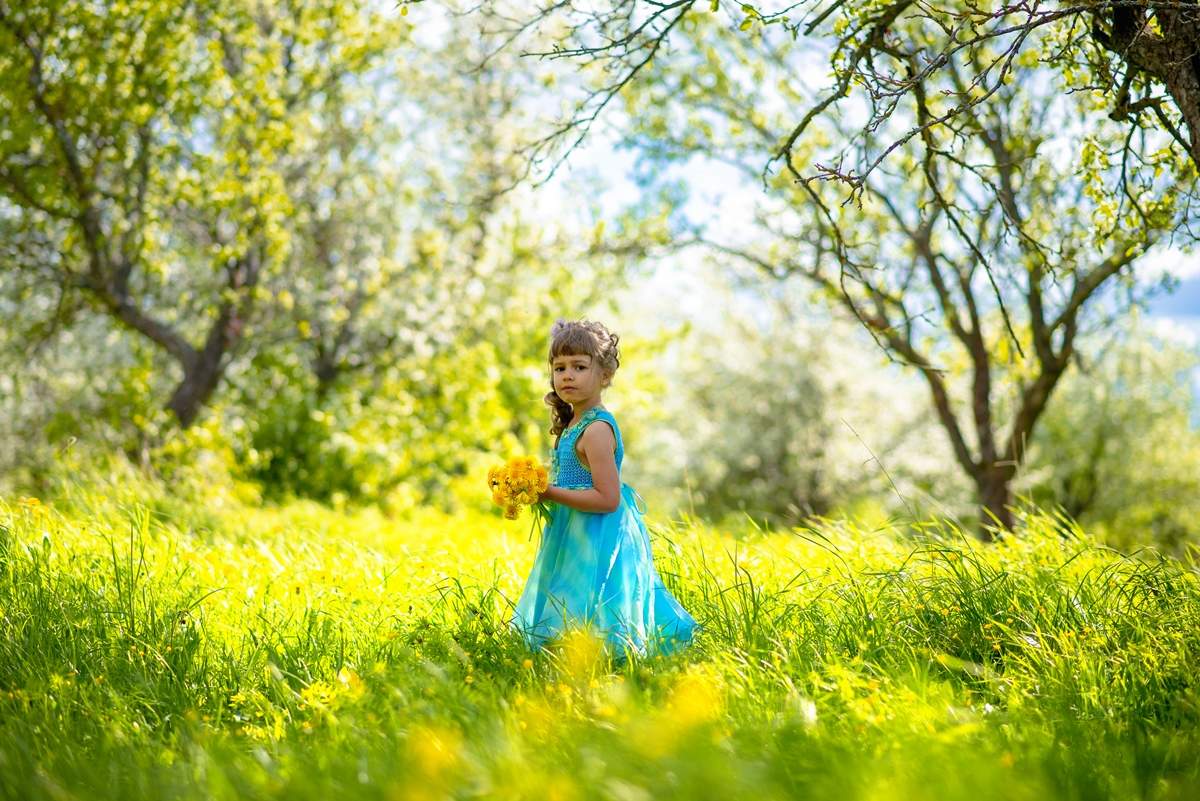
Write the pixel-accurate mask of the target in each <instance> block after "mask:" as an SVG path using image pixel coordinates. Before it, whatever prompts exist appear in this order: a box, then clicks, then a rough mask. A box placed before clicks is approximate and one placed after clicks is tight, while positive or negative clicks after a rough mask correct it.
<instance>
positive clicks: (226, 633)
mask: <svg viewBox="0 0 1200 801" xmlns="http://www.w3.org/2000/svg"><path fill="white" fill-rule="evenodd" d="M477 478H480V479H481V478H482V475H480V476H477ZM124 482H125V480H124V479H117V480H115V481H110V482H109V483H105V484H99V485H94V486H92V487H83V486H75V487H74V488H73V489H71V490H70V491H69V492H70V497H69V498H67V497H64V498H61V499H56V500H54V501H50V500H46V501H38V500H35V499H31V498H25V499H15V498H10V499H6V500H5V501H3V502H0V621H2V625H3V630H4V632H5V637H4V638H3V639H2V640H0V758H2V759H3V760H4V764H5V770H4V771H2V772H0V793H2V794H3V795H4V796H6V797H21V798H27V799H31V801H33V800H35V799H42V798H61V797H63V796H64V795H68V794H69V795H71V796H77V797H79V796H82V797H88V796H94V795H100V794H103V795H112V796H120V797H132V796H139V797H159V796H167V795H170V796H172V797H176V798H206V799H208V798H218V799H219V798H246V797H254V798H301V799H303V798H314V799H315V798H328V797H331V796H332V795H336V796H338V797H344V798H351V797H353V798H358V797H363V798H377V797H381V796H389V795H390V796H393V797H415V796H416V795H419V794H420V793H422V792H428V793H437V794H439V795H459V794H479V793H481V792H483V793H486V794H488V795H490V796H492V797H498V798H527V797H539V798H544V797H548V796H550V797H560V798H602V797H603V798H609V797H613V796H619V797H639V798H640V797H666V796H674V795H678V796H682V797H688V798H728V797H731V796H738V797H741V796H747V795H753V796H754V797H757V798H764V799H775V798H780V799H782V798H794V797H797V796H804V797H811V798H838V799H846V798H850V799H855V798H864V799H865V798H877V797H879V796H880V795H881V794H887V795H897V796H903V797H925V798H942V799H953V798H971V799H991V798H996V799H999V798H1012V797H1014V796H1019V797H1031V798H1033V797H1046V796H1054V797H1056V798H1065V799H1075V798H1079V799H1082V798H1096V797H1126V796H1132V795H1139V796H1142V797H1147V798H1154V799H1177V798H1187V797H1190V796H1191V795H1194V794H1195V792H1196V791H1197V790H1200V774H1198V773H1197V765H1196V760H1195V759H1194V755H1195V753H1196V749H1197V747H1200V742H1198V741H1197V737H1196V732H1197V730H1198V729H1200V727H1198V725H1197V724H1198V723H1200V720H1198V719H1197V702H1198V698H1197V692H1198V690H1197V686H1196V682H1195V671H1194V669H1193V666H1194V665H1195V663H1196V660H1197V658H1200V640H1198V639H1197V637H1198V632H1200V626H1198V625H1197V622H1198V618H1200V584H1198V582H1197V574H1196V572H1195V564H1194V562H1189V563H1181V562H1178V561H1175V560H1172V559H1167V558H1160V557H1158V556H1156V555H1155V554H1153V553H1151V552H1147V553H1143V554H1141V555H1140V556H1139V557H1129V556H1123V555H1121V554H1118V553H1115V552H1113V551H1111V550H1108V549H1104V548H1100V547H1097V546H1096V545H1095V543H1094V542H1093V541H1092V540H1090V538H1088V537H1087V536H1086V535H1085V534H1083V533H1082V532H1080V531H1079V530H1078V529H1077V528H1075V527H1073V526H1069V525H1065V524H1064V521H1061V520H1055V519H1051V518H1049V517H1046V516H1043V515H1040V514H1039V515H1032V516H1030V517H1028V518H1026V519H1023V520H1022V521H1021V523H1020V526H1021V536H1019V537H1012V538H1008V539H1006V540H1004V541H1003V542H1001V543H999V544H997V545H994V546H989V547H986V548H985V547H982V546H980V545H978V544H976V543H973V542H972V541H971V540H969V539H967V538H964V537H963V536H962V535H961V533H960V532H957V531H955V530H954V529H953V528H947V527H938V526H932V527H928V526H916V527H911V528H905V529H901V530H897V529H891V528H885V529H880V530H868V529H865V528H860V527H857V526H855V525H854V524H853V523H841V524H833V523H823V524H821V525H819V526H817V527H815V528H812V529H800V530H796V531H791V532H781V533H764V532H761V531H755V530H753V529H751V528H744V529H736V530H728V529H726V530H720V531H718V530H711V529H707V528H704V527H701V526H698V525H693V526H672V527H663V526H661V525H654V526H653V528H652V533H653V538H654V546H655V554H656V557H657V561H658V563H659V567H660V570H661V572H662V573H663V575H664V577H665V578H666V580H667V582H668V585H669V586H670V588H671V589H672V592H673V593H675V594H676V595H677V597H679V598H680V599H681V601H682V603H683V604H684V605H685V606H686V607H687V608H688V609H689V610H690V611H692V612H694V613H695V614H696V616H697V619H698V620H699V621H700V622H701V624H702V625H703V626H704V629H703V631H702V633H701V636H700V639H699V640H698V641H697V642H696V644H695V645H694V646H693V648H692V649H691V650H690V651H689V652H685V653H684V654H682V655H680V656H678V657H674V658H670V659H656V660H652V661H645V662H638V661H636V660H635V661H634V662H633V663H631V664H629V665H628V666H626V667H624V668H623V669H621V670H619V671H614V670H612V669H611V666H610V664H609V663H608V662H607V659H606V657H605V656H604V655H603V654H602V652H600V651H599V650H597V648H596V644H595V643H593V642H591V641H590V640H588V639H587V638H585V637H581V636H572V637H570V638H568V639H566V640H564V641H563V642H561V643H558V644H556V645H555V647H554V648H553V649H552V650H550V651H546V652H539V653H529V652H527V651H526V650H525V648H524V646H523V644H522V643H521V642H520V641H519V638H517V637H516V636H515V634H514V633H513V632H512V631H510V630H508V629H507V627H506V625H505V621H506V614H507V613H508V612H509V611H510V609H511V603H512V602H513V599H515V596H516V593H517V592H518V591H519V589H520V586H521V582H522V580H523V578H524V576H525V574H526V572H527V569H528V567H529V566H530V564H531V562H532V558H533V553H532V550H531V549H530V548H528V547H525V542H524V539H525V529H526V526H525V524H524V522H523V521H516V522H513V523H505V522H504V521H502V520H501V519H500V517H499V516H498V515H497V514H491V515H487V516H480V515H477V514H463V515H459V516H454V517H449V516H445V515H442V514H437V513H432V512H428V511H418V512H415V513H414V514H413V515H411V516H409V517H405V518H400V519H388V518H385V517H382V516H381V515H380V514H379V513H378V512H377V511H374V510H367V511H363V512H360V513H357V514H355V515H353V516H349V515H343V514H338V513H335V512H332V511H330V510H329V509H326V508H323V507H318V506H316V505H313V504H310V503H296V504H292V505H289V506H286V507H282V508H277V509H262V508H259V507H256V506H242V505H239V504H227V505H226V506H224V507H213V508H208V509H200V508H193V509H191V510H190V511H189V510H188V509H182V508H181V509H177V510H176V511H177V513H178V514H176V515H174V516H172V517H167V518H164V517H159V516H157V515H154V514H151V513H149V512H148V510H147V509H146V508H145V507H144V506H141V505H140V504H138V503H137V502H136V499H137V498H138V497H149V496H154V495H158V494H162V495H170V494H172V493H173V492H174V488H173V487H169V486H167V485H160V486H156V485H154V484H153V483H151V484H142V485H140V486H136V487H135V486H134V485H130V484H126V483H124ZM478 486H479V487H482V486H483V484H482V481H480V482H479V484H478ZM477 491H478V490H477ZM197 515H199V516H200V517H201V518H203V519H209V520H212V522H213V526H212V527H211V528H209V529H199V528H196V527H195V525H194V523H195V521H196V520H197V519H199V518H197V517H196V516H197ZM422 797H425V796H422Z"/></svg>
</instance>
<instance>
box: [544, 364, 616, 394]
mask: <svg viewBox="0 0 1200 801" xmlns="http://www.w3.org/2000/svg"><path fill="white" fill-rule="evenodd" d="M550 376H551V378H553V380H554V391H555V392H557V393H558V397H560V398H562V399H563V400H565V401H566V402H567V403H569V404H571V405H572V406H577V405H579V404H584V405H587V404H588V403H589V402H590V401H591V400H592V399H593V398H594V399H597V400H599V398H600V392H601V391H602V390H603V389H604V388H605V387H607V386H608V376H607V375H604V372H603V371H602V370H600V368H598V367H597V366H596V365H594V364H593V363H592V357H591V356H587V355H584V354H567V355H564V356H555V357H554V360H553V361H552V362H550Z"/></svg>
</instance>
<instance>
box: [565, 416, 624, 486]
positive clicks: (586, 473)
mask: <svg viewBox="0 0 1200 801" xmlns="http://www.w3.org/2000/svg"><path fill="white" fill-rule="evenodd" d="M596 420H603V421H604V422H606V423H608V424H609V425H610V426H612V430H613V435H614V436H615V437H616V438H617V453H616V459H617V470H618V471H619V470H620V469H621V460H622V459H623V458H624V457H625V446H624V445H623V444H622V442H621V429H619V428H618V427H617V418H615V417H613V415H612V412H610V411H609V410H608V409H602V408H600V407H599V406H593V407H592V408H590V409H588V410H587V411H586V412H584V413H583V416H582V417H580V418H579V420H578V422H576V423H575V424H574V425H572V426H568V427H567V429H566V430H564V431H563V432H562V436H560V437H559V439H558V446H557V447H556V448H555V449H554V456H553V458H552V460H551V473H552V475H553V482H554V485H555V486H557V487H564V488H566V489H591V487H592V472H591V471H590V470H588V469H587V468H586V467H584V466H583V463H582V462H580V461H579V455H578V454H577V453H575V443H576V442H577V441H578V440H579V435H580V434H582V433H583V430H584V429H585V428H587V427H588V424H589V423H592V422H594V421H596Z"/></svg>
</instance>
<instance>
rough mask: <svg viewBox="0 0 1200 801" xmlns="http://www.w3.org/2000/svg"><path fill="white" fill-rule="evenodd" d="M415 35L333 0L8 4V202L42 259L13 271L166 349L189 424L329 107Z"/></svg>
mask: <svg viewBox="0 0 1200 801" xmlns="http://www.w3.org/2000/svg"><path fill="white" fill-rule="evenodd" d="M402 39H403V31H402V30H400V29H399V28H397V26H396V24H394V23H392V22H390V21H389V20H388V19H387V18H385V17H383V16H381V15H378V14H375V13H373V12H370V11H369V10H368V8H367V6H366V4H361V3H345V2H333V0H325V1H324V2H319V3H315V4H309V5H305V6H303V7H301V6H290V5H288V6H284V5H262V4H230V3H211V2H207V1H206V0H204V1H201V2H190V3H181V4H173V5H169V6H168V5H163V4H160V3H153V2H145V1H142V0H135V2H131V3H124V4H117V5H108V4H101V5H95V4H89V3H82V2H68V3H32V4H31V3H22V4H20V5H18V6H14V5H12V4H10V3H7V2H0V53H2V54H3V55H0V65H2V67H3V73H4V74H5V75H6V76H7V77H8V80H5V81H4V84H3V88H2V89H0V92H3V103H2V105H0V129H3V130H5V131H6V132H7V133H8V136H6V138H5V140H4V141H3V143H0V193H2V194H0V203H3V204H4V206H5V211H6V216H7V217H8V218H9V219H11V220H13V221H14V222H13V224H14V226H16V227H17V228H19V230H20V237H19V238H20V240H21V241H22V242H23V243H24V244H23V245H22V246H20V247H19V248H16V249H15V250H16V252H17V253H18V254H19V255H22V256H25V257H27V258H22V259H21V260H20V261H18V262H17V264H15V265H13V266H12V267H10V268H9V269H13V268H14V267H15V268H16V269H19V270H21V271H22V272H23V273H24V272H27V273H31V274H34V275H37V276H38V278H37V279H36V281H35V283H37V284H38V285H39V286H46V285H52V286H56V287H57V288H58V292H59V293H60V302H59V303H58V304H57V306H56V309H55V311H54V312H53V315H54V319H55V320H57V319H60V318H61V316H62V315H63V313H64V312H65V311H71V310H74V309H77V308H80V307H81V306H83V305H85V304H86V306H87V307H90V308H94V309H96V310H97V311H99V312H101V313H102V314H105V315H108V316H109V317H111V318H112V319H113V320H115V321H117V322H118V323H119V324H121V325H123V326H124V327H126V328H127V329H128V330H131V331H134V332H136V333H137V334H139V335H140V336H142V337H145V338H146V339H147V340H148V341H150V342H152V343H154V345H155V346H156V347H157V348H158V349H159V350H160V351H161V352H162V353H163V354H164V355H166V356H167V357H169V358H170V360H172V361H173V362H174V363H175V365H176V367H177V368H178V369H179V370H180V372H181V373H182V377H181V379H180V380H179V381H178V383H177V384H176V386H175V388H174V390H173V391H172V392H171V396H170V398H169V400H168V401H167V404H166V406H167V408H169V409H170V411H171V412H172V413H173V415H174V416H175V418H176V419H177V420H178V422H179V424H180V425H182V426H184V427H187V426H189V425H190V424H191V423H192V422H194V421H195V419H196V416H197V414H198V413H199V411H200V409H201V408H202V407H203V406H204V405H205V404H206V403H207V402H208V400H209V399H210V398H211V397H212V395H213V393H214V391H215V390H216V388H217V387H218V386H219V384H220V383H221V380H222V377H223V375H224V373H225V370H226V369H227V367H228V365H229V362H230V360H231V358H232V357H233V355H234V354H235V353H236V352H237V351H238V349H239V348H241V347H243V346H245V345H246V343H247V339H248V335H249V331H250V330H251V326H252V325H253V323H254V320H255V310H256V307H257V306H258V304H259V303H260V301H261V300H262V294H263V293H262V291H261V287H262V285H263V283H264V278H265V277H266V276H268V275H270V274H271V273H272V272H273V271H275V270H278V269H279V267H280V265H281V264H282V263H283V261H284V259H285V257H286V254H287V252H288V249H289V246H290V242H289V237H288V232H287V227H286V219H287V216H288V214H289V213H290V211H291V207H290V204H289V201H288V197H287V193H286V191H285V185H286V182H287V180H288V169H289V167H294V166H295V164H296V163H297V162H302V161H303V160H304V159H303V157H302V155H300V154H302V153H303V151H304V150H305V147H306V145H307V144H309V142H310V141H311V140H310V139H309V138H308V137H307V133H308V131H309V130H310V125H311V122H312V118H313V114H314V108H315V107H316V106H319V105H320V102H321V98H322V97H323V96H324V94H325V93H327V92H328V91H329V90H330V89H331V87H334V86H336V85H337V84H338V83H339V82H340V81H342V80H343V79H345V78H346V76H349V75H353V74H355V73H359V72H362V71H364V70H365V69H367V68H368V67H369V65H370V64H371V63H372V61H373V60H374V59H376V58H378V57H379V56H380V55H381V54H382V53H383V52H384V51H385V50H386V49H387V48H390V47H392V46H393V45H394V43H395V42H396V41H397V40H402ZM27 280H31V281H33V280H34V279H27ZM50 327H53V324H51V326H50Z"/></svg>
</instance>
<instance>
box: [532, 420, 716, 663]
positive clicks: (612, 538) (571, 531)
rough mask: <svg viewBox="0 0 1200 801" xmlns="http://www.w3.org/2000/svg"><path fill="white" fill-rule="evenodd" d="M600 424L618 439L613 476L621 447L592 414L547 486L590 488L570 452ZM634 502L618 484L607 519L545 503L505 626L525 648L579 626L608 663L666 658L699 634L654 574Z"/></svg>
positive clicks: (565, 446) (569, 439)
mask: <svg viewBox="0 0 1200 801" xmlns="http://www.w3.org/2000/svg"><path fill="white" fill-rule="evenodd" d="M597 421H603V422H605V423H607V424H608V425H610V426H612V430H613V434H614V435H615V436H616V439H617V452H616V461H617V471H618V473H619V471H620V469H621V461H622V459H623V457H624V455H625V448H624V445H623V444H622V442H621V429H620V428H618V427H617V421H616V418H614V417H613V416H612V413H611V412H609V411H608V410H607V409H603V408H600V407H592V408H591V409H589V410H587V411H586V412H584V414H583V416H582V417H581V418H580V419H579V420H578V421H577V422H576V423H575V424H574V425H572V426H570V427H568V428H567V429H566V430H565V431H563V433H562V436H561V437H559V442H558V445H557V447H556V448H555V450H554V457H553V459H552V462H551V480H552V481H553V483H554V485H555V486H558V487H564V488H566V489H590V488H591V487H592V475H591V472H590V471H589V470H588V469H587V468H586V467H584V466H583V464H582V463H581V462H580V461H579V458H578V456H577V455H576V453H575V443H576V441H577V440H578V439H579V436H580V434H582V433H583V430H584V429H585V428H587V427H588V425H589V424H591V423H595V422H597ZM640 500H641V496H640V495H638V494H637V492H635V491H634V489H633V488H632V487H630V486H629V485H628V484H625V483H622V484H621V502H620V505H619V506H618V507H617V509H616V511H613V512H609V513H598V512H581V511H579V510H577V509H572V508H571V507H569V506H564V505H563V504H552V514H551V518H550V522H549V523H548V524H547V525H546V527H545V530H544V531H543V532H542V538H541V542H540V544H539V547H538V552H537V555H536V556H535V557H534V562H533V570H532V571H531V572H530V574H529V581H528V582H527V583H526V585H525V589H524V591H523V592H522V593H521V598H520V600H518V601H517V605H516V609H515V614H514V615H513V618H512V620H511V621H510V623H511V625H512V626H513V627H514V628H516V629H517V630H518V631H519V632H520V633H521V635H522V636H523V637H524V639H525V641H526V643H528V645H529V646H530V647H531V648H534V649H536V648H538V647H540V646H542V645H544V644H545V643H546V642H547V641H548V640H550V639H552V638H554V637H555V636H557V635H559V634H561V633H562V632H563V630H564V628H565V627H566V626H567V625H568V624H571V625H574V626H585V627H588V628H590V629H591V630H592V631H593V633H595V634H597V635H598V636H600V637H602V638H603V639H604V640H605V642H606V644H607V646H608V649H609V651H610V653H612V654H613V656H614V657H615V659H616V660H617V661H618V662H621V661H623V660H624V659H625V657H626V656H628V655H629V653H630V652H636V653H637V654H638V655H639V656H647V655H650V654H655V653H657V654H666V653H671V652H674V651H676V650H679V649H681V648H683V647H684V646H686V645H687V644H688V643H690V642H691V641H692V639H693V637H694V635H695V633H696V631H697V629H698V628H699V627H698V626H697V624H696V621H695V620H694V619H693V618H692V616H691V615H689V614H688V613H687V611H685V610H684V608H683V607H682V606H680V605H679V602H678V601H676V600H675V598H674V597H673V596H672V595H671V593H670V592H668V590H667V588H666V587H665V586H664V585H663V582H662V579H661V578H659V575H658V571H656V570H655V569H654V560H653V559H652V557H651V555H650V535H649V533H648V532H647V530H646V524H645V523H644V522H643V520H642V513H643V511H644V510H642V509H639V508H638V503H637V501H640Z"/></svg>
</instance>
